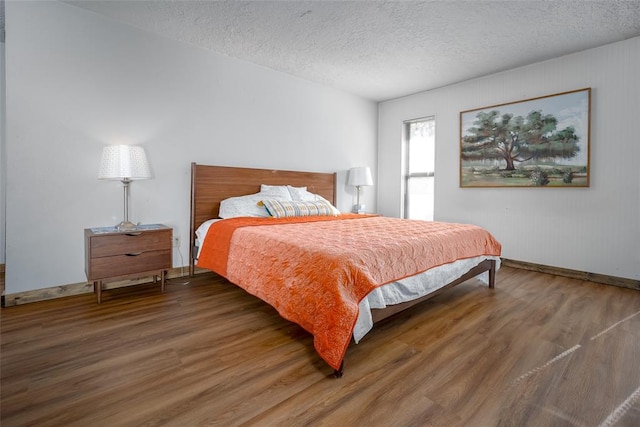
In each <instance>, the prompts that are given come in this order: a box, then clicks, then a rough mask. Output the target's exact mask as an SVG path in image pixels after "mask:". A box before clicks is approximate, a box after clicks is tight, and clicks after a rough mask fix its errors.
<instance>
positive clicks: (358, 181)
mask: <svg viewBox="0 0 640 427" xmlns="http://www.w3.org/2000/svg"><path fill="white" fill-rule="evenodd" d="M348 184H349V185H353V186H354V187H362V186H367V185H373V178H371V169H369V167H368V166H361V167H357V168H351V169H349V181H348Z"/></svg>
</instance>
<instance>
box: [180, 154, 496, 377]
mask: <svg viewBox="0 0 640 427" xmlns="http://www.w3.org/2000/svg"><path fill="white" fill-rule="evenodd" d="M336 176H337V175H336V174H335V173H318V172H296V171H281V170H270V169H251V168H237V167H227V166H208V165H198V164H196V163H192V164H191V226H190V233H189V243H190V248H191V255H190V257H189V274H190V275H192V276H193V274H194V272H195V254H196V252H195V250H196V248H195V232H196V230H197V229H198V227H199V226H200V225H201V224H202V223H203V222H205V221H207V220H209V219H212V218H217V217H218V212H219V209H220V202H221V201H222V200H224V199H226V198H229V197H236V196H244V195H247V194H253V193H257V192H259V191H260V185H261V184H268V185H292V186H294V187H307V190H308V191H310V192H312V193H315V194H319V195H321V196H322V197H324V198H325V199H327V200H329V201H330V202H331V203H332V204H334V205H335V203H336ZM485 271H488V272H489V288H494V286H495V275H496V262H495V261H493V260H486V261H483V262H481V263H480V264H478V265H477V266H475V267H474V268H472V269H471V270H470V271H469V272H467V273H466V274H464V275H463V276H462V277H460V278H459V279H457V280H455V281H453V282H451V283H449V284H447V285H445V286H444V287H442V288H440V289H438V290H437V291H435V292H432V293H430V294H428V295H425V296H423V297H422V298H419V299H416V300H413V301H409V302H405V303H401V304H396V305H392V306H389V307H387V308H384V309H372V310H371V315H372V318H373V322H374V323H376V322H380V321H381V320H383V319H386V318H388V317H390V316H393V315H394V314H396V313H399V312H400V311H403V310H405V309H407V308H409V307H412V306H414V305H416V304H419V303H421V302H422V301H425V300H427V299H429V298H433V297H434V296H435V295H437V294H439V293H440V292H442V291H444V290H446V289H448V288H451V287H453V286H456V285H458V284H460V283H462V282H465V281H467V280H469V279H471V278H473V277H475V276H477V275H479V274H481V273H484V272H485ZM342 372H343V367H342V366H341V367H340V370H336V371H335V372H334V375H335V376H337V377H341V376H342Z"/></svg>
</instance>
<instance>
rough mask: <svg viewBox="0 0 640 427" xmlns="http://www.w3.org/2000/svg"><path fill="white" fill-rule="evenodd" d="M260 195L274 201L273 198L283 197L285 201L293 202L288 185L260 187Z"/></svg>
mask: <svg viewBox="0 0 640 427" xmlns="http://www.w3.org/2000/svg"><path fill="white" fill-rule="evenodd" d="M260 193H262V194H265V195H268V196H269V198H271V199H273V197H272V196H275V197H283V198H285V199H284V200H293V199H292V198H291V193H289V189H288V188H287V186H286V185H267V184H261V185H260Z"/></svg>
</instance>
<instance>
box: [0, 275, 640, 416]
mask: <svg viewBox="0 0 640 427" xmlns="http://www.w3.org/2000/svg"><path fill="white" fill-rule="evenodd" d="M103 298H104V302H103V303H102V304H101V305H97V304H96V303H95V298H94V296H93V295H82V296H75V297H68V298H64V299H59V300H55V301H46V302H39V303H33V304H26V305H22V306H15V307H8V308H4V309H2V310H1V314H0V316H1V318H0V320H1V321H2V348H1V350H2V354H1V362H2V365H1V368H2V371H1V381H2V383H1V386H2V390H1V411H2V415H1V424H2V426H3V427H9V426H26V425H37V426H49V425H64V426H89V425H91V426H121V425H124V426H142V425H144V426H156V425H172V426H192V425H222V426H235V425H259V426H274V425H278V426H282V425H286V426H297V425H305V426H307V425H332V426H347V425H348V426H360V425H364V426H368V427H372V426H638V425H640V292H638V291H634V290H631V289H623V288H616V287H612V286H606V285H597V284H593V283H588V282H581V281H578V280H574V279H566V278H561V277H556V276H551V275H545V274H541V273H537V272H530V271H524V270H517V269H513V268H506V267H505V268H503V269H501V270H500V271H499V272H498V278H497V283H496V289H495V290H493V291H492V290H489V289H488V288H487V287H485V286H480V285H479V284H478V283H477V282H476V281H475V280H473V281H469V282H466V283H465V284H462V285H460V286H458V287H456V288H453V289H451V290H449V291H447V292H445V293H443V294H441V295H440V296H438V297H436V298H435V299H433V300H431V301H429V302H427V303H425V304H421V305H419V306H418V307H415V308H413V309H411V310H409V311H408V312H405V313H402V314H400V315H399V316H397V317H395V318H392V319H389V320H387V321H385V322H383V323H381V324H380V325H378V327H377V328H376V329H374V331H372V332H371V333H370V334H369V335H367V336H366V337H365V339H364V340H363V341H362V342H361V343H360V344H358V345H351V347H350V348H349V351H348V352H347V357H346V362H345V375H344V377H343V378H341V379H335V378H330V377H329V375H330V374H331V372H332V369H330V368H329V367H328V366H327V365H326V364H325V363H324V362H323V361H322V360H321V359H320V358H319V357H318V356H317V355H316V353H315V352H314V350H313V346H312V341H311V338H310V336H309V335H308V334H307V333H305V332H304V331H303V330H301V328H299V327H298V326H296V325H295V324H292V323H289V322H287V321H285V320H283V319H282V318H280V317H279V316H278V315H277V314H276V312H275V311H274V310H273V309H272V308H270V307H269V306H267V305H265V304H264V303H262V302H261V301H259V300H257V299H256V298H254V297H252V296H250V295H248V294H246V293H245V292H244V291H242V290H240V289H239V288H236V287H235V286H233V285H230V284H229V283H227V282H225V281H223V280H221V279H219V278H218V277H217V276H214V275H213V274H206V275H200V276H198V277H197V278H195V279H192V281H191V283H190V284H188V285H181V284H177V283H173V284H169V285H168V286H167V291H166V292H165V293H164V294H161V293H160V291H159V289H158V286H157V285H156V286H144V285H143V286H138V287H132V288H125V289H116V290H110V291H107V292H105V294H104V295H103Z"/></svg>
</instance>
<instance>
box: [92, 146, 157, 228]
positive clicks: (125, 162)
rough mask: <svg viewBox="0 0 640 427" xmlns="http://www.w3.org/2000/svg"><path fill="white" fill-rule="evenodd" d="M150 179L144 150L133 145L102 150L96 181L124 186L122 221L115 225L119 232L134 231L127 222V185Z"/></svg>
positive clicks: (133, 226) (134, 226)
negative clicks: (120, 183) (101, 180)
mask: <svg viewBox="0 0 640 427" xmlns="http://www.w3.org/2000/svg"><path fill="white" fill-rule="evenodd" d="M149 178H151V171H150V170H149V163H148V162H147V156H146V155H145V152H144V148H142V147H138V146H134V145H109V146H106V147H104V149H103V150H102V160H101V161H100V171H99V173H98V179H109V180H118V181H122V184H123V185H124V220H123V221H122V222H121V223H120V224H118V225H116V228H117V229H118V230H121V231H129V230H135V229H136V228H137V226H136V224H134V223H132V222H131V221H129V184H131V181H135V180H138V179H149Z"/></svg>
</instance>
